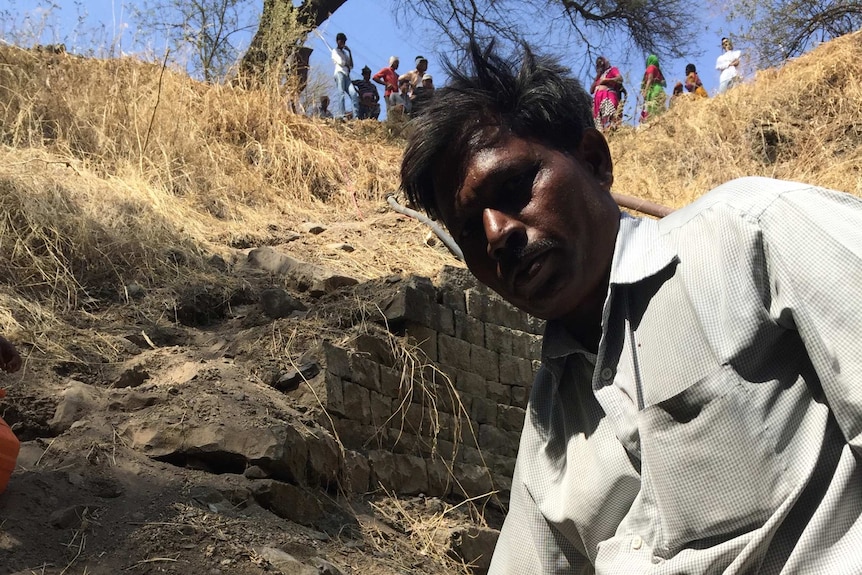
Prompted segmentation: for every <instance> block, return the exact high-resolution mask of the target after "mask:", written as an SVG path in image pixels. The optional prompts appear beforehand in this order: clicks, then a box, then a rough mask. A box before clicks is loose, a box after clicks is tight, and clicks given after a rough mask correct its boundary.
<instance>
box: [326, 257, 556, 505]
mask: <svg viewBox="0 0 862 575" xmlns="http://www.w3.org/2000/svg"><path fill="white" fill-rule="evenodd" d="M380 310H381V312H382V315H383V316H385V322H381V324H382V327H379V328H371V329H366V330H364V333H363V334H362V335H360V336H358V337H357V338H355V339H354V340H353V341H352V342H351V344H350V345H349V346H337V345H334V344H326V345H325V356H326V366H327V367H326V399H325V401H326V407H327V411H328V413H329V416H330V417H331V420H332V421H331V424H330V425H331V427H332V428H334V432H335V433H336V434H337V435H338V438H339V439H340V440H341V442H342V443H343V444H344V445H345V447H347V448H348V449H349V450H352V451H353V452H355V453H351V457H353V458H354V459H358V460H359V462H358V463H357V465H358V466H359V467H361V468H362V469H368V471H366V472H364V473H359V474H358V476H359V477H360V478H361V479H360V480H361V481H365V478H366V477H368V478H369V479H370V486H371V487H372V488H376V487H378V486H383V487H385V488H386V489H390V490H393V491H396V492H399V493H405V494H411V493H425V494H427V495H439V496H442V495H448V494H450V493H454V494H457V495H461V496H468V497H472V496H477V495H482V494H487V493H490V492H492V491H497V492H498V493H499V494H500V500H501V501H503V502H504V501H507V500H508V491H509V487H510V485H511V477H512V473H513V470H514V465H515V456H516V454H517V450H518V441H519V437H520V431H521V427H522V425H523V421H524V414H525V411H524V409H525V407H526V405H527V398H528V396H529V393H530V386H531V384H532V380H533V375H534V374H535V371H536V370H537V369H538V365H539V357H540V352H541V335H540V334H541V333H542V331H543V329H544V322H542V321H540V320H537V319H535V318H532V317H530V316H528V315H527V314H525V313H523V312H521V311H519V310H517V309H515V308H514V307H512V306H510V305H509V304H507V303H506V302H504V301H503V300H502V299H500V298H499V296H497V295H496V294H494V293H493V292H490V291H489V290H487V289H486V288H484V287H482V286H479V285H477V284H476V283H475V280H473V279H472V276H470V275H469V273H468V272H466V270H462V269H459V268H446V269H445V270H444V271H443V272H441V274H440V276H439V277H438V278H437V281H436V282H432V281H431V280H429V279H427V278H421V277H413V278H410V279H408V280H402V281H401V282H400V285H399V287H398V290H397V292H396V293H395V295H394V296H389V297H388V298H387V299H386V301H382V302H380ZM366 463H367V465H366ZM345 465H346V469H345V471H346V477H347V479H348V481H349V480H350V475H351V474H350V469H349V467H350V462H349V461H345ZM369 472H370V474H369ZM352 488H353V489H357V488H358V489H360V490H361V489H363V488H364V485H359V486H357V485H353V486H352Z"/></svg>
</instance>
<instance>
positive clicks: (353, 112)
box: [312, 32, 434, 120]
mask: <svg viewBox="0 0 862 575" xmlns="http://www.w3.org/2000/svg"><path fill="white" fill-rule="evenodd" d="M332 61H333V63H334V64H335V72H334V79H335V101H334V103H333V105H334V110H330V109H329V103H330V100H329V96H327V95H323V96H321V97H320V99H319V100H318V103H317V105H316V106H315V107H314V109H313V110H312V115H313V116H317V117H320V118H333V117H334V118H338V119H351V118H357V119H359V120H366V119H373V120H376V119H378V117H379V116H380V94H379V92H378V89H377V86H375V85H374V84H375V83H377V84H380V85H381V86H383V88H384V91H383V101H384V102H385V104H386V114H387V116H388V117H391V118H396V117H404V116H410V115H413V114H414V113H416V112H417V111H418V110H419V109H421V108H422V106H424V105H425V103H426V102H427V101H428V99H429V98H430V97H431V95H432V94H433V93H434V79H433V78H432V77H431V74H428V59H427V58H425V57H424V56H416V68H414V69H413V70H410V71H409V72H407V73H405V74H402V75H400V76H399V75H398V71H397V70H398V65H399V64H400V61H399V59H398V56H392V57H390V58H389V65H388V66H386V67H384V68H382V69H381V70H380V71H379V72H377V73H376V74H374V75H373V76H372V74H371V68H369V67H368V66H364V67H363V68H362V79H360V80H351V79H350V72H351V70H352V69H353V54H352V53H351V51H350V48H348V47H347V36H346V35H345V34H343V33H342V32H339V33H338V34H337V35H336V36H335V48H333V49H332Z"/></svg>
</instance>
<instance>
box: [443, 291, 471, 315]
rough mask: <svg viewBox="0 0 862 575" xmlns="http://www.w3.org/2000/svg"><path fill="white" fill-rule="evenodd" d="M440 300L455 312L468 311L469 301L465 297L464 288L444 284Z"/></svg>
mask: <svg viewBox="0 0 862 575" xmlns="http://www.w3.org/2000/svg"><path fill="white" fill-rule="evenodd" d="M440 302H441V303H442V304H443V305H445V306H446V307H448V308H449V309H451V310H452V311H455V312H460V313H467V302H466V300H465V299H464V290H462V289H458V288H456V287H452V286H443V287H442V288H441V289H440Z"/></svg>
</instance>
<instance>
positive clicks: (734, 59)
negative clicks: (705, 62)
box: [715, 38, 742, 94]
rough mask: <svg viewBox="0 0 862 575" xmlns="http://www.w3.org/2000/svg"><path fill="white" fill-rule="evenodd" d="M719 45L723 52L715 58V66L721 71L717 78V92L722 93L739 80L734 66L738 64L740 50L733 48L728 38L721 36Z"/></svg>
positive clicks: (740, 54)
mask: <svg viewBox="0 0 862 575" xmlns="http://www.w3.org/2000/svg"><path fill="white" fill-rule="evenodd" d="M721 47H722V49H724V53H723V54H722V55H721V56H719V57H718V58H717V59H716V60H715V68H716V70H718V71H719V72H721V75H720V76H719V78H718V82H719V84H718V93H719V94H723V93H724V92H726V91H727V90H728V89H729V88H730V87H732V86H733V85H735V84H737V83H738V82H739V80H740V75H739V71H738V70H737V69H736V67H737V66H739V58H740V57H741V56H742V52H740V51H739V50H734V49H733V43H732V42H731V41H730V38H722V39H721Z"/></svg>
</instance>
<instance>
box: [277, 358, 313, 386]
mask: <svg viewBox="0 0 862 575" xmlns="http://www.w3.org/2000/svg"><path fill="white" fill-rule="evenodd" d="M318 373H320V366H319V365H317V364H316V363H315V362H313V361H311V362H308V363H303V364H302V365H300V366H299V369H294V368H290V369H288V370H287V371H286V372H284V373H283V374H281V375H280V376H279V377H278V379H277V380H276V381H275V383H273V384H272V386H273V387H274V388H276V389H277V390H279V391H293V390H294V389H296V388H297V387H299V384H300V383H302V382H303V381H308V380H309V379H311V378H313V377H314V376H316V375H317V374H318Z"/></svg>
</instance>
